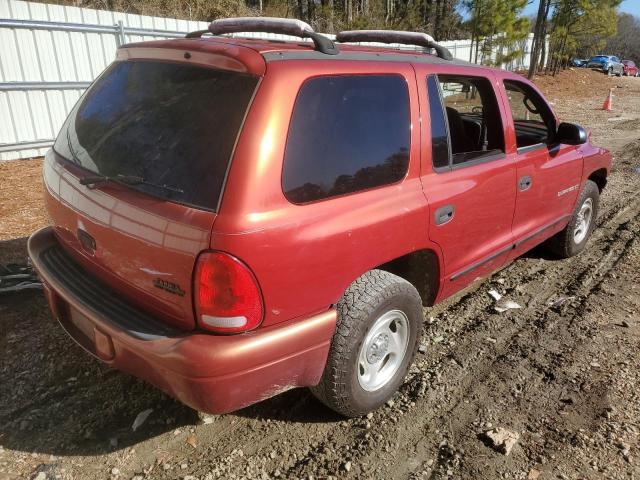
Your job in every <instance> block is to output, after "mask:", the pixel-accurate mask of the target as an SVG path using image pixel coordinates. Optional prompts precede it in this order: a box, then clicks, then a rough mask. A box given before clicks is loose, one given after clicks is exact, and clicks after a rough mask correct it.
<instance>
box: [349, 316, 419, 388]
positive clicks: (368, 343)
mask: <svg viewBox="0 0 640 480" xmlns="http://www.w3.org/2000/svg"><path fill="white" fill-rule="evenodd" d="M409 328H410V327H409V319H408V318H407V316H406V314H405V313H404V312H402V311H400V310H391V311H389V312H386V313H384V314H382V315H381V316H380V317H378V318H377V319H376V320H375V321H374V322H373V324H372V325H371V327H370V328H369V330H368V332H367V333H366V335H365V338H364V341H363V342H362V345H361V346H360V351H359V352H358V363H357V366H356V368H357V373H358V383H360V386H361V387H362V389H363V390H365V391H367V392H373V391H375V390H378V389H380V388H382V387H384V386H385V385H386V384H387V383H389V382H390V381H392V380H393V378H394V375H395V374H396V372H397V371H398V370H399V369H400V367H401V366H402V362H403V360H404V358H405V355H406V353H407V347H408V344H409V334H410V332H409Z"/></svg>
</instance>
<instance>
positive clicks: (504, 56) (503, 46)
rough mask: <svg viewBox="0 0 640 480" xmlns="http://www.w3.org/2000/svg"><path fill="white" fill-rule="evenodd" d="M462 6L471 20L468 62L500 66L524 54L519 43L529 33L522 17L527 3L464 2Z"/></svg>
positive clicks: (519, 0) (514, 0) (500, 0)
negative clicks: (469, 56)
mask: <svg viewBox="0 0 640 480" xmlns="http://www.w3.org/2000/svg"><path fill="white" fill-rule="evenodd" d="M462 5H463V6H464V8H466V9H467V11H468V12H469V14H470V17H471V18H470V20H469V24H470V25H471V43H472V47H473V46H475V48H472V52H473V51H474V52H475V58H474V59H472V58H470V60H471V61H475V62H476V63H478V61H479V62H480V63H484V64H490V65H502V64H505V63H508V62H510V61H512V60H514V59H516V58H518V57H521V56H522V55H523V54H524V49H523V48H521V47H522V46H521V45H520V43H521V41H522V40H524V39H525V38H526V37H527V35H528V33H529V20H528V19H526V18H525V17H523V16H522V12H523V10H524V8H525V7H526V5H527V0H463V2H462ZM478 57H480V58H478Z"/></svg>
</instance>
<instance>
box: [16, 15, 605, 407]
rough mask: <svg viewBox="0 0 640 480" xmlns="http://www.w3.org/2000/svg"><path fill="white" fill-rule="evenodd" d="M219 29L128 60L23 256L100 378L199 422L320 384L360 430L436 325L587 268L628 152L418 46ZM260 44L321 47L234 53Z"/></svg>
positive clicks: (98, 99)
mask: <svg viewBox="0 0 640 480" xmlns="http://www.w3.org/2000/svg"><path fill="white" fill-rule="evenodd" d="M209 31H210V32H211V33H212V34H213V35H214V36H213V37H208V38H207V37H203V36H202V34H203V33H205V32H203V31H198V32H193V33H191V34H189V35H187V38H182V39H171V40H161V41H153V42H142V43H134V44H129V45H123V46H121V47H120V48H119V49H118V52H117V58H116V61H115V62H114V63H113V64H112V65H110V66H109V67H108V68H107V69H106V71H105V72H104V73H103V74H102V75H101V76H100V77H99V78H98V79H97V80H96V81H95V82H94V83H93V85H92V86H91V87H90V88H89V89H88V90H87V92H86V93H85V94H84V95H83V96H82V98H81V99H80V100H79V101H78V103H77V104H76V106H75V107H74V108H73V110H72V111H71V113H70V115H69V117H68V118H67V120H66V122H65V124H64V126H63V127H62V130H61V132H60V134H59V135H58V138H57V140H56V141H55V144H54V146H53V148H52V149H51V150H50V151H49V152H48V153H47V155H46V158H45V161H44V185H45V188H44V195H45V205H46V209H47V211H48V213H49V217H50V219H51V222H52V226H51V227H47V228H44V229H42V230H40V231H38V232H36V233H35V234H33V235H32V236H31V238H30V240H29V254H30V256H31V259H32V260H33V264H34V266H35V268H36V269H37V271H38V272H39V274H40V276H41V278H42V280H43V285H44V291H45V295H46V297H47V299H48V301H49V304H50V306H51V310H52V312H53V315H54V317H55V318H56V319H57V320H58V321H59V322H60V324H61V325H62V326H63V328H64V329H65V330H66V331H67V332H68V333H69V335H70V336H71V337H73V338H74V339H75V341H76V342H77V343H78V344H80V345H81V346H82V347H83V348H84V349H86V350H87V351H88V352H90V353H91V354H93V355H94V356H95V357H97V358H98V359H100V360H102V361H104V362H106V363H107V364H109V365H111V366H113V367H116V368H119V369H121V370H124V371H127V372H129V373H131V374H133V375H136V376H138V377H141V378H143V379H145V380H147V381H149V382H151V383H152V384H154V385H157V386H158V387H159V388H161V389H162V390H164V391H165V392H167V393H169V394H170V395H173V396H174V397H176V398H178V399H179V400H181V401H182V402H184V403H186V404H187V405H190V406H192V407H193V408H195V409H198V410H201V411H206V412H213V413H223V412H229V411H231V410H236V409H239V408H242V407H244V406H246V405H249V404H251V403H254V402H258V401H260V400H264V399H266V398H268V397H271V396H273V395H276V394H278V393H280V392H283V391H284V390H287V389H289V388H293V387H303V386H308V387H312V391H313V393H314V394H315V395H316V396H317V397H318V398H319V399H320V400H321V401H322V402H324V403H325V404H326V405H328V406H329V407H331V408H332V409H334V410H335V411H337V412H339V413H341V414H343V415H347V416H355V415H361V414H363V413H366V412H368V411H370V410H373V409H375V408H377V407H379V406H381V405H383V404H384V403H385V402H386V401H387V400H389V398H390V397H391V396H392V395H393V394H394V392H395V391H396V389H397V388H398V387H399V386H400V385H401V384H402V382H403V380H404V378H405V375H406V373H407V371H408V369H409V367H410V365H411V362H412V360H413V357H414V355H415V353H416V350H417V348H418V345H419V344H420V342H421V336H422V328H423V321H424V317H423V313H424V312H423V309H422V308H423V306H432V305H434V304H435V303H438V302H440V301H442V300H444V299H446V298H448V297H450V296H451V295H453V294H455V293H456V292H459V291H460V290H461V289H463V288H465V287H467V286H468V285H470V284H471V283H473V282H474V281H475V280H476V279H479V278H483V277H486V276H488V275H490V274H491V273H492V272H494V271H496V270H497V269H500V268H502V267H503V266H504V265H506V264H507V263H508V262H510V261H512V260H514V259H516V258H517V257H518V256H519V255H522V254H524V253H525V252H527V251H528V250H530V249H532V248H533V247H534V246H536V245H538V244H540V243H542V242H546V244H547V246H548V247H549V248H550V249H551V250H552V251H553V252H555V254H556V255H557V256H559V257H570V256H572V255H576V254H578V253H579V252H580V251H582V250H583V249H584V248H585V246H586V244H587V241H588V239H589V237H590V235H591V233H592V232H593V230H594V228H595V227H596V225H597V222H596V218H597V213H598V201H599V197H600V192H601V191H602V189H603V188H604V187H605V185H606V182H607V175H608V173H609V171H610V168H611V154H610V153H609V152H608V151H606V150H604V149H601V148H598V147H596V146H594V145H592V144H591V142H590V139H589V136H588V134H587V132H586V131H585V130H584V129H583V128H582V127H580V126H578V125H575V124H570V123H561V122H560V121H559V120H558V118H557V117H556V115H555V114H554V112H553V110H552V109H551V106H550V105H549V103H548V102H547V101H546V100H545V98H544V97H543V95H542V94H541V93H540V91H539V90H538V89H537V88H536V86H535V85H534V84H532V83H531V82H529V81H527V80H526V79H525V78H523V77H522V76H520V75H518V74H515V73H512V72H507V71H504V70H498V69H492V68H487V67H482V66H478V65H472V64H468V63H466V62H461V61H458V60H454V59H453V57H452V55H451V53H450V52H449V51H448V50H447V49H445V48H444V47H442V46H441V45H439V44H437V43H435V42H434V41H433V38H431V37H429V36H428V35H426V34H424V33H412V32H393V31H384V32H381V31H350V32H340V33H339V34H338V35H337V36H336V43H334V42H333V41H331V40H329V39H328V38H326V37H323V36H322V35H320V34H317V33H316V32H314V31H313V30H312V29H311V27H310V26H309V25H307V24H305V23H303V22H301V21H299V20H290V19H289V20H287V19H265V18H262V17H260V18H256V19H221V20H216V21H214V22H213V23H211V25H210V26H209ZM247 31H249V32H254V31H264V32H271V33H284V34H288V35H297V36H300V37H306V38H311V39H312V40H313V43H312V42H308V43H306V42H304V43H303V42H277V43H276V42H272V41H269V40H264V39H263V40H258V39H246V38H239V37H234V38H231V37H222V36H220V35H222V34H226V33H241V32H247ZM338 42H339V43H338ZM354 42H355V43H358V42H384V43H404V44H410V45H419V46H421V47H424V48H429V49H433V50H434V51H435V54H428V53H424V54H419V53H416V52H414V51H398V50H397V49H395V48H379V47H372V46H363V45H354V44H353V43H354ZM470 93H472V95H470ZM421 118H422V119H423V121H421V120H420V119H421ZM585 261H588V260H585Z"/></svg>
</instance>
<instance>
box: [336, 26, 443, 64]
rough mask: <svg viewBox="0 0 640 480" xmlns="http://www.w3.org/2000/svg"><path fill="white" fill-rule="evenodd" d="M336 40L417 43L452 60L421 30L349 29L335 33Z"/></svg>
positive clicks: (440, 46)
mask: <svg viewBox="0 0 640 480" xmlns="http://www.w3.org/2000/svg"><path fill="white" fill-rule="evenodd" d="M336 40H337V41H338V42H379V43H400V44H402V45H418V46H421V47H425V48H433V49H434V50H435V51H436V54H437V55H438V57H440V58H442V59H443V60H453V55H451V52H450V51H449V50H448V49H447V48H446V47H443V46H442V45H440V44H439V43H437V42H436V41H435V40H434V39H433V37H432V36H431V35H427V34H426V33H421V32H402V31H398V30H349V31H345V32H340V33H338V35H336Z"/></svg>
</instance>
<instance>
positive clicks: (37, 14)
mask: <svg viewBox="0 0 640 480" xmlns="http://www.w3.org/2000/svg"><path fill="white" fill-rule="evenodd" d="M206 28H207V22H195V21H188V20H178V19H172V18H162V17H149V16H143V15H133V14H125V13H120V12H110V11H103V10H93V9H88V8H78V7H66V6H60V5H49V4H42V3H33V2H25V1H20V0H0V160H8V159H15V158H30V157H34V156H40V155H43V154H44V153H45V152H46V150H47V149H48V148H49V147H50V146H51V145H52V143H53V139H54V138H55V136H56V134H57V133H58V130H59V129H60V127H61V126H62V123H63V122H64V119H65V118H66V116H67V113H68V112H69V111H70V110H71V108H72V107H73V105H74V104H75V102H76V101H77V100H78V98H79V97H80V95H81V94H82V92H83V91H84V89H85V88H87V86H88V85H89V84H90V83H91V81H93V79H94V78H95V77H96V76H98V74H99V73H100V72H101V71H102V70H103V69H104V68H105V67H106V66H107V65H108V64H109V63H111V61H112V60H113V59H114V58H115V53H116V49H117V48H118V46H119V45H122V44H123V43H128V42H137V41H142V40H153V39H160V38H176V37H182V36H184V34H185V33H186V32H190V31H194V30H203V29H206ZM266 36H268V37H270V38H281V39H286V38H291V37H286V36H282V35H266ZM296 40H298V41H299V39H296ZM531 43H532V38H529V39H527V41H525V42H524V45H523V46H524V50H525V56H524V57H523V58H521V59H519V60H518V61H517V62H513V63H512V64H510V65H505V67H506V68H510V69H520V68H527V67H528V60H529V52H530V51H531ZM444 45H445V46H447V47H448V48H449V49H450V50H451V53H452V54H453V55H454V57H456V58H459V59H462V60H469V57H470V52H471V49H472V45H471V42H470V41H469V40H456V41H452V42H444Z"/></svg>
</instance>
